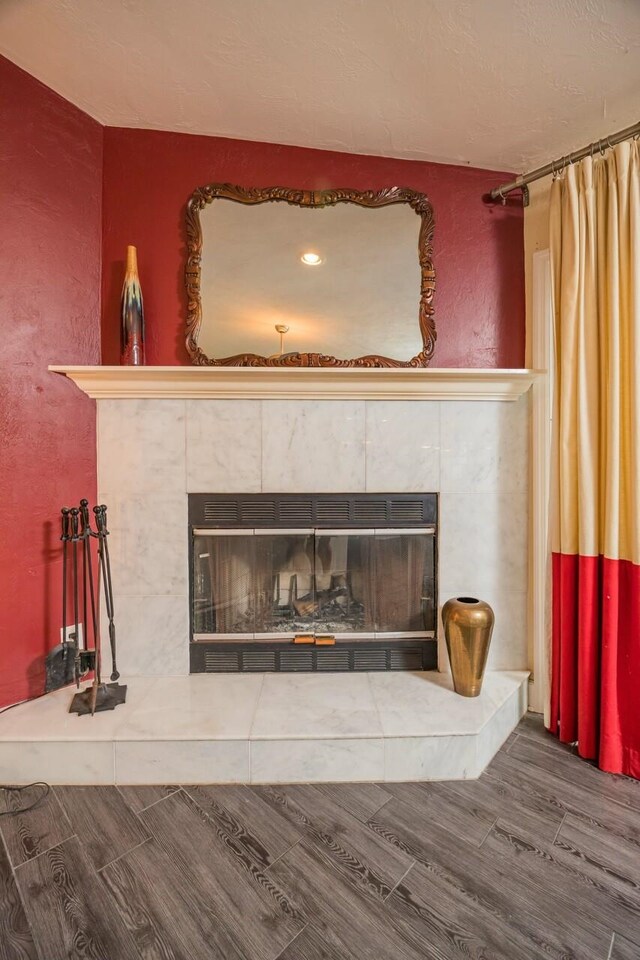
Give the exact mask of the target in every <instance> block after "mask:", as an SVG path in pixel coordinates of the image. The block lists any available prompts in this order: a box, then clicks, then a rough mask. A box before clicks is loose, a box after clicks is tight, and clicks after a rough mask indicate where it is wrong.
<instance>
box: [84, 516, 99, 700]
mask: <svg viewBox="0 0 640 960" xmlns="http://www.w3.org/2000/svg"><path fill="white" fill-rule="evenodd" d="M80 523H81V527H80V536H81V539H82V546H83V569H84V575H85V578H86V581H87V582H85V584H84V592H85V629H87V627H86V618H87V612H88V611H87V609H86V593H87V586H88V588H89V602H90V604H91V630H92V632H93V649H94V671H95V675H96V678H97V681H98V683H100V681H101V668H102V664H101V656H100V653H101V651H100V631H99V629H98V611H97V605H96V590H95V585H94V581H93V556H92V551H91V537H95V536H97V534H95V533H94V532H93V530H92V529H91V520H90V518H89V501H88V500H84V499H83V500H81V501H80ZM99 586H100V583H99V582H98V588H99ZM88 647H89V643H88V630H87V635H86V642H85V648H86V649H88Z"/></svg>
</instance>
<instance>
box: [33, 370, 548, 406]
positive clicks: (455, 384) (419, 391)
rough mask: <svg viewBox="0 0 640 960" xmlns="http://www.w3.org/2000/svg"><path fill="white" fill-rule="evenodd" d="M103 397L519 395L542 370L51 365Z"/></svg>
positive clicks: (96, 396) (468, 397)
mask: <svg viewBox="0 0 640 960" xmlns="http://www.w3.org/2000/svg"><path fill="white" fill-rule="evenodd" d="M49 370H50V371H51V372H53V373H60V374H64V376H66V377H69V379H71V380H73V382H74V383H75V384H76V386H78V387H79V388H80V390H82V391H83V392H84V393H86V394H87V395H88V396H89V397H93V398H94V399H96V400H107V399H109V400H114V399H116V400H118V399H119V400H130V399H149V400H151V399H159V398H164V399H175V400H181V399H220V400H223V399H233V398H237V399H256V400H305V399H306V400H516V399H517V398H518V397H519V396H521V395H522V394H523V393H526V391H527V390H528V389H529V387H531V385H532V384H533V383H534V382H535V381H536V380H537V379H538V378H539V377H540V376H542V374H540V373H539V372H537V371H535V370H521V369H517V370H503V369H499V370H495V369H490V370H489V369H480V368H469V367H467V368H465V369H453V368H444V367H426V368H420V369H413V368H407V369H399V370H393V369H383V368H380V369H378V368H376V369H364V368H346V369H331V368H311V367H293V368H292V367H289V368H279V367H189V366H183V367H179V366H172V367H124V366H122V367H120V366H113V367H111V366H104V367H99V366H92V367H88V366H87V367H85V366H50V367H49Z"/></svg>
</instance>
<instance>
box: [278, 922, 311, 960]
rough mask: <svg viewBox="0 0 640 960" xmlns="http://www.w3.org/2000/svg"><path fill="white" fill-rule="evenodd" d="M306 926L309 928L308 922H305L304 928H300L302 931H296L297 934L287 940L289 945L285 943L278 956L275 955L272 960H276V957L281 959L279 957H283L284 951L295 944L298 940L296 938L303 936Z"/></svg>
mask: <svg viewBox="0 0 640 960" xmlns="http://www.w3.org/2000/svg"><path fill="white" fill-rule="evenodd" d="M308 926H309V921H308V920H307V922H306V923H305V925H304V927H303V928H302V930H298V932H297V933H295V934H294V935H293V937H292V939H291V940H289V943H285V945H284V947H283V948H282V950H281V951H280V952H279V953H278V954H276V956H275V957H274V958H273V960H278V957H281V956H282V955H283V953H284V952H285V951H286V950H288V949H289V947H291V946H293V944H294V943H295V942H296V940H297V939H298V937H299V936H301V934H303V933H304V932H305V930H306V929H307V927H308Z"/></svg>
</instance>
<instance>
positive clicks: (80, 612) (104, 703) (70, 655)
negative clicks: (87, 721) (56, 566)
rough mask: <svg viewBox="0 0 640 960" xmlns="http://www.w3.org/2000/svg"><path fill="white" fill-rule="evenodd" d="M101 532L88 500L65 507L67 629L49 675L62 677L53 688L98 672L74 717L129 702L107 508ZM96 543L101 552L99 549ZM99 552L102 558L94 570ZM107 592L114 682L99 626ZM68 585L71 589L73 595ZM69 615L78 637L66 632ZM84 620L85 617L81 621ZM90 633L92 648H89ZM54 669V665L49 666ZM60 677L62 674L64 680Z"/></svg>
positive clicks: (99, 513) (101, 509) (77, 700)
mask: <svg viewBox="0 0 640 960" xmlns="http://www.w3.org/2000/svg"><path fill="white" fill-rule="evenodd" d="M93 514H94V517H95V526H96V529H95V530H92V529H91V519H90V514H89V501H88V500H81V501H80V507H79V508H78V507H71V508H68V507H63V508H62V510H61V521H62V533H61V536H60V539H61V541H62V623H63V630H64V631H65V635H64V639H63V641H62V643H61V644H60V646H59V647H58V648H56V650H55V651H53V655H54V657H55V664H56V666H55V667H54V669H53V670H48V673H57V675H58V680H59V682H58V683H57V684H55V683H52V684H51V688H53V687H54V686H62V685H63V684H65V683H70V682H71V681H75V684H76V686H77V687H79V686H80V679H81V678H82V677H84V676H86V675H87V673H90V672H93V683H92V685H91V686H90V687H89V688H88V689H87V690H84V691H82V693H77V694H76V695H75V696H74V698H73V700H72V702H71V706H70V707H69V713H79V714H86V713H90V714H94V713H97V712H100V711H101V710H113V709H114V708H115V707H117V706H118V704H119V703H124V702H125V700H126V696H127V687H126V685H123V684H119V683H117V680H118V678H119V676H120V674H119V672H118V667H117V665H116V628H115V623H114V611H113V590H112V586H111V564H110V561H109V545H108V542H107V537H108V536H109V531H108V529H107V508H106V506H105V505H104V504H101V505H99V506H95V507H94V508H93ZM94 543H95V544H96V549H95V551H94ZM94 552H95V553H96V554H97V556H96V559H95V563H96V569H95V570H94ZM101 585H102V588H103V591H104V606H105V609H106V613H107V618H108V621H109V644H110V647H111V677H110V679H111V681H112V682H111V683H103V681H102V647H101V640H100V628H99V618H98V611H99V604H100V587H101ZM69 586H70V587H71V590H70V595H69ZM67 611H69V614H70V615H71V616H72V622H73V625H74V630H73V633H69V634H67V633H66V624H67ZM81 618H82V619H81ZM81 622H82V623H83V624H84V641H83V642H82V643H81V642H80V623H81ZM89 633H91V634H92V639H93V646H90V645H89ZM48 666H49V667H50V666H51V664H49V665H48ZM60 675H61V676H60Z"/></svg>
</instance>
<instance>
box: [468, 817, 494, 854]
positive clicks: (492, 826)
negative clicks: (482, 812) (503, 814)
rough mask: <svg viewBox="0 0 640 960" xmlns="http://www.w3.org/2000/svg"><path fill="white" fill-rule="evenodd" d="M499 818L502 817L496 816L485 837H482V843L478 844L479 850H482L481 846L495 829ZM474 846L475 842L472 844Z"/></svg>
mask: <svg viewBox="0 0 640 960" xmlns="http://www.w3.org/2000/svg"><path fill="white" fill-rule="evenodd" d="M499 819H500V817H496V818H495V820H494V821H493V823H492V824H491V826H490V827H489V829H488V830H487V832H486V833H485V835H484V837H483V838H482V840H481V841H480V843H479V844H478V850H480V848H481V847H482V845H483V844H484V842H485V840H486V839H487V837H488V836H489V834H490V833H491V831H492V830H493V828H494V827H495V825H496V824H497V822H498V820H499ZM472 846H473V844H472Z"/></svg>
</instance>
